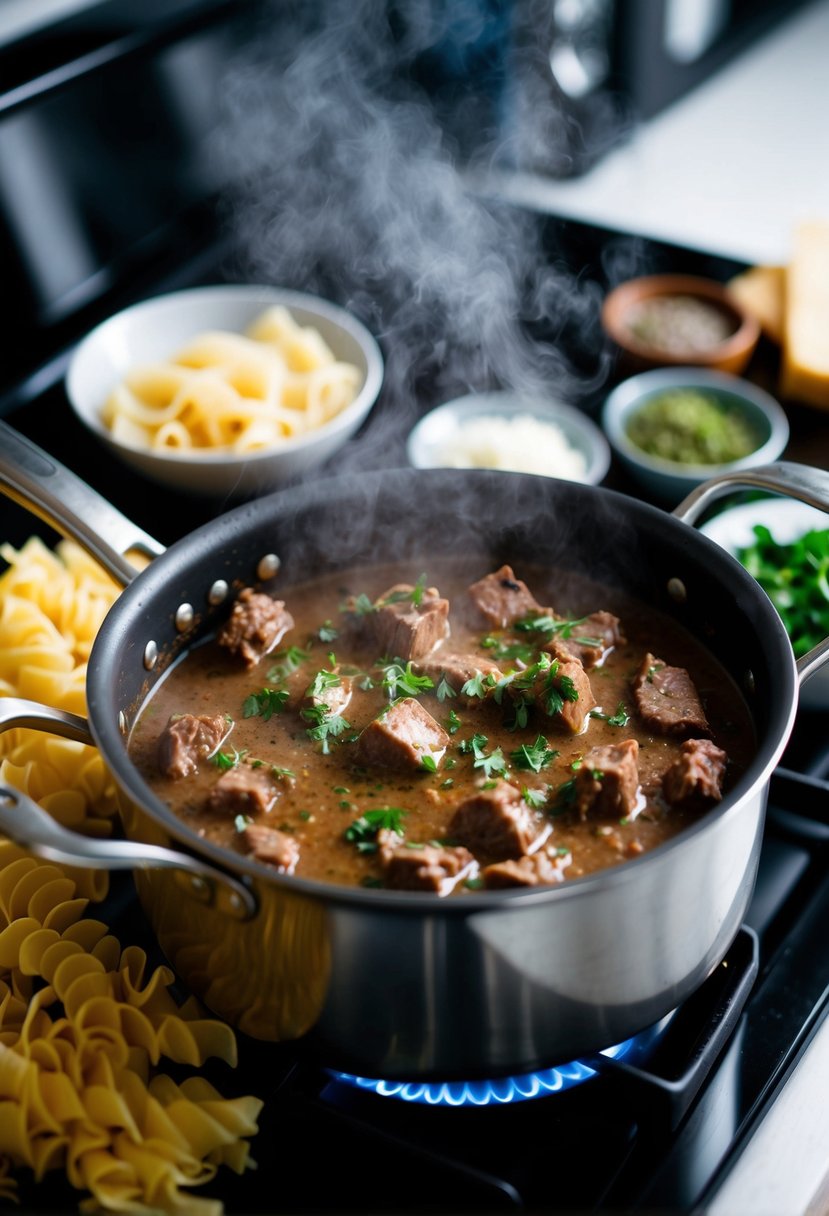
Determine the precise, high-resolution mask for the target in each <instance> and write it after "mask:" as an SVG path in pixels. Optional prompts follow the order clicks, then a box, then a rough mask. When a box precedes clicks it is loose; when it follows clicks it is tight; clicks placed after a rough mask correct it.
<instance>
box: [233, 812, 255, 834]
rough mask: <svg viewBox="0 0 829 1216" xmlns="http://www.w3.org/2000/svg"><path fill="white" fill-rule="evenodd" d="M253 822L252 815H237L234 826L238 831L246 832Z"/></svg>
mask: <svg viewBox="0 0 829 1216" xmlns="http://www.w3.org/2000/svg"><path fill="white" fill-rule="evenodd" d="M251 823H253V820H252V819H251V817H250V815H237V816H236V818H235V819H234V820H233V826H234V827H235V829H236V831H237V832H244V830H245V828H246V827H248V825H249V824H251Z"/></svg>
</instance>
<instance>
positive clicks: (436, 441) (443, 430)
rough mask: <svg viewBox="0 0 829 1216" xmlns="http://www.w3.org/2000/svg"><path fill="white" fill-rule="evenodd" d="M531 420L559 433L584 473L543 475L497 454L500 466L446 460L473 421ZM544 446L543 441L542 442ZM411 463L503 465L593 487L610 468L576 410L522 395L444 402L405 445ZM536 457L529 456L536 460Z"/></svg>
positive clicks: (603, 444) (597, 434) (595, 433)
mask: <svg viewBox="0 0 829 1216" xmlns="http://www.w3.org/2000/svg"><path fill="white" fill-rule="evenodd" d="M525 415H529V416H530V417H531V418H532V419H534V420H536V421H538V422H540V423H547V424H549V425H552V426H554V427H556V428H557V430H558V431H559V432H560V433H561V435H562V436H563V437H564V439H565V440H566V442H567V445H568V447H569V448H571V449H574V450H575V451H576V452H578V453H580V454H581V456H582V457H583V458H584V469H583V471H582V470H571V471H570V472H569V473H568V471H567V469H566V468H565V467H562V468H561V469H560V470H558V471H556V472H554V473H553V472H550V473H547V472H546V469H544V468H540V467H537V466H536V463H535V460H534V459H533V460H532V464H533V467H527V466H526V465H524V464H523V463H522V459H521V456H522V454H521V453H519V454H518V459H516V460H514V461H513V460H508V458H507V457H506V455H505V454H503V455H502V454H499V455H501V459H502V460H503V461H504V463H502V464H500V465H495V466H494V465H493V463H492V462H491V461H488V462H483V461H481V462H480V463H479V462H477V461H468V462H466V463H462V462H460V461H459V460H458V459H448V458H447V453H450V452H452V451H453V450H456V449H457V447H458V444H459V443H461V441H462V440H461V436H462V434H463V432H464V430H465V428H466V427H467V426H468V425H469V424H470V423H474V422H475V420H477V419H481V420H483V419H491V418H497V419H506V420H510V419H514V418H516V417H522V416H525ZM542 442H543V437H542ZM406 452H407V456H408V458H409V462H410V463H411V464H413V465H414V466H415V468H419V469H431V468H440V467H447V466H448V467H458V468H470V467H483V468H492V467H501V468H504V469H506V467H507V463H508V464H509V467H510V470H511V471H514V472H536V473H537V472H542V474H543V475H548V476H555V477H561V478H562V479H564V480H566V481H581V482H584V483H585V484H588V485H597V484H598V483H599V482H600V481H601V480H602V478H603V477H604V476H605V474H606V473H607V470H608V468H609V467H610V448H609V447H608V443H607V440H606V439H605V437H604V435H603V434H602V432H601V431H600V430H599V428H598V427H597V426H596V425H595V423H593V422H591V421H590V419H589V418H588V417H587V416H586V415H585V414H583V413H582V412H581V411H580V410H577V409H575V408H574V407H573V406H570V405H565V404H563V403H560V402H554V401H548V400H545V399H544V398H538V397H526V396H521V395H520V394H517V393H513V392H509V391H503V392H492V393H472V394H470V395H469V396H466V397H458V398H457V399H456V400H454V401H447V402H446V403H445V405H440V406H438V407H437V408H436V409H433V410H431V411H430V412H429V413H428V414H425V415H424V417H423V418H421V420H420V422H418V423H417V425H416V426H415V427H414V428H413V429H412V431H411V433H410V435H409V439H408V443H407V446H406ZM537 454H538V453H535V452H531V453H529V456H530V457H533V458H534V457H535V456H536V455H537Z"/></svg>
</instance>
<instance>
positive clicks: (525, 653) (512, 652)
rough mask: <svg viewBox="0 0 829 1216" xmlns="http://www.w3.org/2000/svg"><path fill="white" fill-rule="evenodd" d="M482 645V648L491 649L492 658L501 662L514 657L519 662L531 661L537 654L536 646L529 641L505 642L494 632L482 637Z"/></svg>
mask: <svg viewBox="0 0 829 1216" xmlns="http://www.w3.org/2000/svg"><path fill="white" fill-rule="evenodd" d="M480 645H481V649H482V650H489V651H490V652H491V654H492V658H493V660H494V661H495V662H496V663H500V662H501V661H502V660H503V659H512V660H514V661H517V662H519V663H531V662H532V660H533V655H534V654H535V648H534V647H532V646H530V645H529V643H527V642H503V641H501V639H500V638H497V637H494V636H493V635H492V634H487V636H486V637H485V638H481V642H480Z"/></svg>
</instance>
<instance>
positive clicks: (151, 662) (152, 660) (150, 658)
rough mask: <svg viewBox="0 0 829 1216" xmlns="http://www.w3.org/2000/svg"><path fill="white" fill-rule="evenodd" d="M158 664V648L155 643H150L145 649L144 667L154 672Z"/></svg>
mask: <svg viewBox="0 0 829 1216" xmlns="http://www.w3.org/2000/svg"><path fill="white" fill-rule="evenodd" d="M157 662H158V647H157V646H156V644H155V642H148V643H147V645H146V646H145V647H144V666H145V667H146V669H147V671H152V669H153V668H154V667H155V665H156V663H157Z"/></svg>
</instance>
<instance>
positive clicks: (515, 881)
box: [481, 849, 573, 891]
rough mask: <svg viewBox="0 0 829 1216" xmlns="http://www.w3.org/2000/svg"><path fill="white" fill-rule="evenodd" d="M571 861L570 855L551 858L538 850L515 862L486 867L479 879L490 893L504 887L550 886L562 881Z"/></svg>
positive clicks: (545, 851)
mask: <svg viewBox="0 0 829 1216" xmlns="http://www.w3.org/2000/svg"><path fill="white" fill-rule="evenodd" d="M572 860H573V858H572V854H571V853H566V854H563V855H562V856H554V857H551V856H550V854H549V853H548V852H547V850H546V849H539V850H538V852H537V853H532V854H530V855H529V856H525V857H519V858H518V860H517V861H498V862H495V863H494V865H491V866H486V867H485V868H484V869H483V870H482V871H481V877H482V878H483V880H484V885H485V886H486V888H487V889H488V890H491V891H494V890H502V889H504V888H506V887H544V886H552V885H553V883H557V882H562V881H563V880H564V871H565V870H566V869H567V867H568V865H569V864H570V862H571V861H572Z"/></svg>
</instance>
